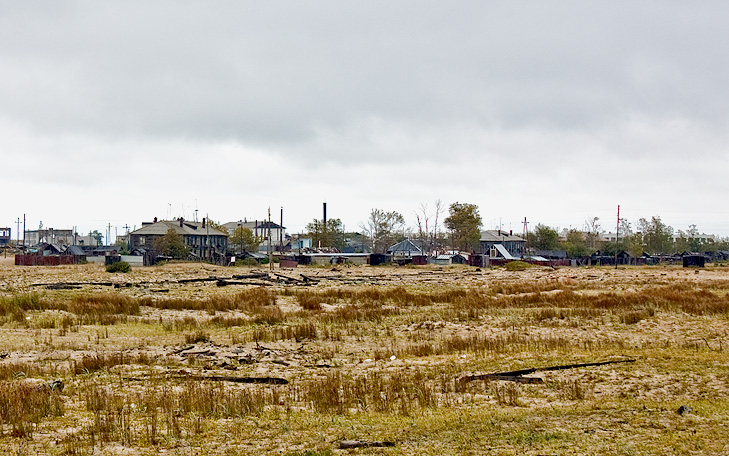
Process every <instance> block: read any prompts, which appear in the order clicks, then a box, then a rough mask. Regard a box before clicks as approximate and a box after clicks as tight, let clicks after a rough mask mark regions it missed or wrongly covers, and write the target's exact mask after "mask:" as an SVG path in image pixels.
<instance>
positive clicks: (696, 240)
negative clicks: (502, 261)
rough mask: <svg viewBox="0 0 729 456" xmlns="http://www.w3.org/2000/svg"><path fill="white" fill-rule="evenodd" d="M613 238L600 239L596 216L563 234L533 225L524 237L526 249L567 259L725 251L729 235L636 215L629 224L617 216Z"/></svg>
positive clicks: (728, 244) (727, 248) (728, 248)
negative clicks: (709, 233) (677, 227)
mask: <svg viewBox="0 0 729 456" xmlns="http://www.w3.org/2000/svg"><path fill="white" fill-rule="evenodd" d="M618 226H619V230H618V233H617V239H607V240H605V239H603V238H602V236H601V234H602V233H603V231H602V230H601V227H600V223H599V218H597V217H593V218H591V219H589V220H588V221H587V222H586V228H587V229H585V230H578V229H574V228H573V229H570V230H567V232H566V234H565V235H564V236H560V233H559V232H558V231H557V230H556V229H555V228H552V227H549V226H546V225H543V224H537V225H536V227H535V228H534V231H532V232H530V233H529V236H528V237H527V248H531V249H533V250H565V251H566V252H567V255H568V256H569V257H571V258H577V257H582V256H589V255H592V254H593V253H597V252H599V253H600V254H603V255H608V256H612V255H615V253H616V252H621V251H625V252H628V253H629V254H631V255H632V256H634V257H639V256H641V255H642V254H643V253H647V254H649V255H670V254H673V253H682V252H700V253H711V252H714V253H715V252H717V251H719V250H729V238H718V239H711V238H708V237H707V236H702V235H701V234H700V233H699V230H698V229H697V228H696V225H689V228H688V229H687V230H686V231H682V230H677V231H676V230H674V228H673V227H671V226H670V225H667V224H666V223H665V222H663V220H661V217H660V216H658V215H655V216H653V217H651V218H650V219H647V218H640V219H639V220H638V221H637V223H636V224H635V229H634V228H633V225H632V224H631V223H630V222H628V220H626V219H624V218H621V219H620V223H619V225H618Z"/></svg>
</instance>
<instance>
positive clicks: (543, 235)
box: [529, 223, 559, 250]
mask: <svg viewBox="0 0 729 456" xmlns="http://www.w3.org/2000/svg"><path fill="white" fill-rule="evenodd" d="M529 247H531V248H534V249H535V250H556V249H558V248H559V233H558V232H557V230H555V229H554V228H550V227H548V226H547V225H542V224H541V223H539V224H537V226H536V227H534V232H533V233H532V234H531V235H530V236H529Z"/></svg>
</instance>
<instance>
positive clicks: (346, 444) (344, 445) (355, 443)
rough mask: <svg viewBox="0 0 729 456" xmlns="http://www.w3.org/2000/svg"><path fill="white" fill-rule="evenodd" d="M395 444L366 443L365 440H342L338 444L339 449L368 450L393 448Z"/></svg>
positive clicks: (384, 442) (385, 442)
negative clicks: (372, 448)
mask: <svg viewBox="0 0 729 456" xmlns="http://www.w3.org/2000/svg"><path fill="white" fill-rule="evenodd" d="M394 446H395V442H387V441H383V442H367V441H365V440H342V441H340V442H339V448H340V449H348V448H369V447H394Z"/></svg>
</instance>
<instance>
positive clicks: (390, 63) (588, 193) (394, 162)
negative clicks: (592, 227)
mask: <svg viewBox="0 0 729 456" xmlns="http://www.w3.org/2000/svg"><path fill="white" fill-rule="evenodd" d="M0 9H1V10H2V14H0V134H2V138H0V158H2V159H4V160H8V159H13V158H15V157H16V156H17V155H21V156H23V157H25V158H24V159H23V163H25V164H26V165H31V166H33V169H37V168H41V170H38V171H37V172H34V173H32V177H30V178H25V177H22V176H18V177H15V176H13V177H9V178H8V179H5V180H4V182H5V183H0V189H2V190H4V191H8V185H9V184H8V182H21V181H22V182H28V181H30V182H31V183H33V182H35V183H38V184H39V185H40V184H42V185H44V186H47V185H52V186H55V188H56V189H57V190H58V191H57V193H59V194H63V193H64V192H66V193H68V195H66V196H64V199H66V200H70V201H75V200H79V199H80V198H81V197H85V196H88V193H89V192H90V189H94V190H97V191H98V189H103V190H104V191H106V190H108V189H110V188H111V187H109V183H108V178H105V177H104V176H105V175H106V176H108V175H109V174H114V173H116V174H120V175H123V176H124V177H125V183H126V184H127V185H128V187H129V188H130V190H129V194H131V195H133V196H134V197H135V198H136V201H137V205H138V208H137V209H138V210H143V211H146V212H155V213H157V214H158V215H159V214H160V212H164V211H160V210H159V207H160V206H162V207H165V206H166V205H167V204H168V202H169V201H167V200H173V199H174V198H177V201H179V200H180V199H187V200H188V201H189V200H190V199H196V198H199V199H200V200H201V201H202V200H204V201H207V204H210V205H211V206H212V205H214V204H219V206H218V207H216V208H215V211H216V212H217V213H226V211H229V213H230V215H231V218H236V217H238V216H240V214H237V213H235V212H234V211H233V210H232V209H226V206H225V203H218V202H217V201H218V199H219V197H218V195H219V194H224V193H226V192H228V193H231V192H232V193H235V194H237V195H238V194H240V195H245V196H244V197H241V198H243V199H244V201H243V202H242V203H241V204H248V205H250V206H251V207H257V208H258V209H257V211H259V212H260V211H261V210H262V209H260V208H265V207H266V206H267V204H270V201H266V200H265V198H264V197H263V196H260V195H258V194H256V192H252V191H251V190H250V188H251V184H254V188H259V187H258V186H263V185H266V182H267V181H266V179H264V178H261V177H260V176H261V173H262V172H273V173H275V175H276V178H277V179H288V182H296V183H297V184H296V185H297V187H296V194H297V195H295V196H292V194H291V191H290V190H288V191H286V189H282V190H277V191H278V193H274V194H273V196H272V197H271V198H269V200H270V199H276V198H278V200H279V201H282V203H281V204H285V203H286V201H292V202H291V203H289V204H291V205H293V204H294V203H293V201H296V203H295V204H296V205H298V206H300V207H302V208H305V209H302V212H301V213H300V214H299V217H303V218H305V219H306V218H310V217H309V216H310V212H308V211H311V210H312V209H311V208H312V207H313V208H314V209H313V210H314V211H317V209H316V207H317V206H318V205H319V204H320V201H319V200H322V199H324V198H326V196H327V195H332V194H336V195H338V197H342V198H344V196H345V195H346V196H347V198H349V199H350V200H351V201H354V203H352V204H351V206H353V207H355V208H356V209H357V210H358V211H359V212H362V211H363V209H362V207H367V206H370V207H375V206H383V207H387V208H388V209H400V210H401V211H402V212H404V213H407V212H408V209H407V208H402V207H404V206H410V207H412V208H414V207H417V204H418V203H420V202H422V201H426V200H427V201H429V200H433V199H436V198H442V199H444V200H445V201H448V200H449V199H452V200H456V199H458V200H461V201H465V200H469V199H470V200H474V201H475V202H477V203H479V204H481V205H482V206H483V207H484V208H487V209H485V210H488V211H489V212H490V216H491V217H493V214H502V215H504V216H508V217H512V218H516V219H517V220H518V219H521V218H522V217H523V215H525V214H524V213H525V212H528V211H529V210H531V211H532V212H533V213H534V214H535V215H536V214H541V216H542V217H544V220H545V222H548V223H552V222H550V220H551V219H550V217H555V220H556V221H555V222H553V223H555V224H557V223H560V222H559V220H566V219H568V218H570V217H572V216H573V214H577V215H574V217H575V218H577V219H582V218H584V217H585V216H586V215H588V214H586V213H589V212H592V211H597V210H601V209H600V208H605V210H606V211H608V213H609V211H612V210H613V208H612V207H613V206H614V205H615V203H614V201H615V200H616V199H621V200H622V201H625V203H626V204H627V203H628V202H629V201H630V203H631V204H632V205H633V206H634V207H638V206H643V207H642V209H644V210H646V211H652V210H653V209H652V208H655V210H656V211H658V210H660V209H663V210H667V211H669V210H674V209H675V210H684V211H687V212H691V211H692V210H693V209H692V207H697V209H696V211H697V212H701V213H705V212H707V210H706V209H704V208H698V206H697V204H699V203H696V202H695V201H697V200H699V199H700V198H697V197H696V196H695V195H693V194H689V195H688V196H687V195H686V194H685V193H686V192H685V191H684V192H683V193H684V194H681V192H679V191H677V190H675V189H673V188H670V187H669V186H663V187H660V188H659V187H657V186H656V185H655V184H652V183H653V182H655V181H656V180H658V181H663V182H666V181H667V179H665V177H663V178H662V177H660V176H666V175H669V176H672V177H676V176H677V175H680V176H681V178H682V179H684V180H685V181H686V182H687V185H689V186H690V185H693V186H695V187H696V188H698V186H708V188H709V189H710V190H711V193H712V195H723V194H726V191H727V190H729V188H727V185H728V184H726V183H724V181H723V180H719V179H708V180H707V179H706V176H707V170H717V169H722V167H726V165H727V162H728V161H729V156H728V155H727V149H726V144H727V139H729V138H727V133H725V132H726V131H727V129H726V127H727V124H728V123H729V116H728V111H727V108H726V106H729V92H727V91H726V90H725V88H724V85H725V81H726V80H729V55H727V54H728V53H729V49H728V48H726V47H725V46H722V45H721V44H722V43H723V39H724V36H725V35H726V32H725V24H724V22H725V17H726V16H727V13H729V4H725V3H724V2H702V3H700V4H687V3H685V2H676V1H669V2H658V1H652V2H639V3H635V2H611V3H606V2H582V1H573V2H512V1H500V2H476V1H456V2H449V3H447V4H446V3H443V2H432V1H426V2H422V1H420V2H415V1H404V2H384V1H375V2H365V3H346V2H335V1H314V2H305V3H301V2H293V3H292V2H280V1H272V2H271V1H269V2H252V1H218V2H174V1H163V2H153V3H150V2H142V1H136V2H124V3H115V2H93V3H88V2H50V1H37V2H21V3H18V2H10V1H0ZM701 164H704V166H706V167H707V168H705V169H703V170H702V167H701ZM68 166H72V167H73V168H74V169H77V170H78V173H77V174H74V173H58V172H57V170H59V169H64V167H68ZM99 168H101V169H102V170H104V171H105V172H106V173H108V174H105V173H104V172H101V173H99V172H98V169H99ZM271 170H272V171H271ZM362 172H367V173H369V174H368V176H371V177H368V179H370V180H369V181H370V182H373V183H376V185H374V186H375V187H376V188H377V189H376V190H371V191H369V192H367V193H366V194H362V191H361V190H359V189H357V188H354V189H353V188H350V186H352V185H353V184H352V179H341V180H338V179H332V178H331V177H330V175H331V173H340V174H342V175H354V173H359V174H361V173H362ZM78 174H83V175H84V179H83V180H79V179H78V178H77V177H76V176H77V175H78ZM241 176H246V178H245V179H241ZM302 176H305V178H303V177H302ZM446 176H447V177H446ZM616 176H617V177H616ZM655 176H659V177H655ZM668 180H670V179H668ZM180 181H188V182H192V184H188V186H187V187H185V188H184V189H181V188H178V187H176V185H178V183H179V182H180ZM150 182H153V184H152V183H150ZM515 182H521V184H519V185H516V184H515ZM545 182H546V183H545ZM563 182H564V184H563ZM568 182H572V183H573V184H572V185H574V186H575V187H576V188H580V189H581V190H579V191H577V192H575V191H572V192H570V191H567V190H565V188H566V187H567V186H568V184H567V183H568ZM575 182H576V183H575ZM584 182H590V183H591V187H589V189H588V188H587V187H581V185H582V183H584ZM550 183H551V185H550ZM157 187H159V188H162V189H163V190H158V189H157ZM608 188H614V189H616V190H615V193H608V192H607V189H608ZM497 189H498V191H499V192H502V193H504V192H505V194H506V195H508V197H507V196H504V197H501V198H493V197H492V194H493V193H495V192H497ZM44 191H45V192H46V193H47V192H49V191H52V190H48V189H45V190H44ZM84 192H86V193H84ZM149 194H153V195H154V198H152V199H155V201H150V202H146V201H145V202H144V203H142V202H141V200H142V199H143V198H144V195H149ZM175 195H182V196H175ZM330 197H331V196H330ZM368 197H370V198H372V199H373V201H372V202H368V200H367V198H368ZM109 198H110V199H111V200H113V201H115V205H116V208H115V209H116V210H117V211H118V210H119V207H121V206H124V205H125V203H124V199H123V198H124V196H119V197H116V196H113V197H109ZM304 198H306V199H307V200H306V201H302V200H303V199H304ZM715 198H716V197H714V196H705V197H703V199H705V200H707V201H708V202H707V203H706V204H709V205H711V204H714V205H716V204H717V200H716V199H715ZM510 199H513V200H515V201H518V202H519V204H518V205H519V206H521V207H519V208H518V209H512V206H514V205H515V204H514V202H513V201H511V202H510ZM310 200H315V201H317V203H316V204H312V203H311V201H310ZM692 200H693V201H694V202H693V203H692ZM34 201H35V200H34ZM37 201H38V202H40V201H43V197H41V196H38V197H37ZM160 201H164V202H160ZM554 201H559V203H558V204H556V205H557V206H559V209H558V210H556V211H555V210H553V211H552V212H547V211H545V212H543V213H540V212H539V211H540V210H542V209H543V208H545V207H550V206H554V205H555V203H554ZM672 202H675V203H676V206H675V207H674V206H673V204H672ZM337 203H338V204H339V205H340V207H342V206H345V205H346V203H344V202H343V201H338V202H335V201H333V205H336V204H337ZM669 203H671V204H669ZM126 204H127V205H128V203H126ZM701 204H703V203H701ZM529 207H531V209H529ZM677 208H683V209H677ZM12 210H14V211H16V212H17V211H19V210H20V209H19V207H17V206H16V207H13V208H12ZM347 210H350V209H347ZM510 211H513V214H512V213H511V212H510ZM111 212H113V211H111ZM111 212H110V213H111ZM555 212H556V213H557V215H555ZM59 214H60V213H59ZM162 215H164V214H162ZM292 215H293V214H292ZM316 215H318V213H317V214H316ZM642 215H645V216H650V215H652V214H650V213H648V214H642ZM59 216H61V215H59ZM136 216H137V217H138V215H136ZM107 217H110V215H107ZM343 217H349V218H350V220H349V221H348V224H350V225H352V226H354V225H356V224H357V223H358V222H359V221H360V220H361V219H363V218H364V216H361V217H360V220H358V219H356V218H355V217H357V216H356V215H355V211H354V209H351V213H349V215H343ZM560 217H561V218H560ZM484 218H488V217H487V216H485V217H484ZM707 220H708V218H707ZM0 224H2V223H0ZM302 225H303V223H302ZM727 232H729V227H727Z"/></svg>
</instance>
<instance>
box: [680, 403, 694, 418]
mask: <svg viewBox="0 0 729 456" xmlns="http://www.w3.org/2000/svg"><path fill="white" fill-rule="evenodd" d="M693 411H694V409H692V408H691V407H689V406H688V405H682V406H681V407H679V408H678V410H676V413H678V414H679V415H682V416H683V415H686V414H687V413H693Z"/></svg>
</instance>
